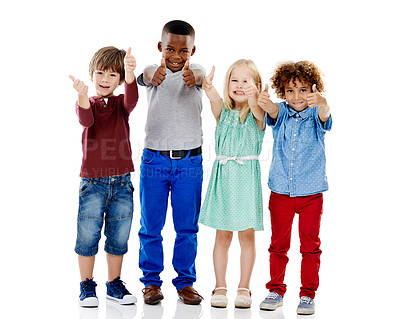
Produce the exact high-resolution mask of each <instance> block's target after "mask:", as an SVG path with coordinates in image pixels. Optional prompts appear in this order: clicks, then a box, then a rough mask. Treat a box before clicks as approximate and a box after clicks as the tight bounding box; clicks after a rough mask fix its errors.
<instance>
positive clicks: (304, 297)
mask: <svg viewBox="0 0 400 319" xmlns="http://www.w3.org/2000/svg"><path fill="white" fill-rule="evenodd" d="M300 302H301V303H306V304H310V303H312V299H311V297H307V296H303V297H301V298H300Z"/></svg>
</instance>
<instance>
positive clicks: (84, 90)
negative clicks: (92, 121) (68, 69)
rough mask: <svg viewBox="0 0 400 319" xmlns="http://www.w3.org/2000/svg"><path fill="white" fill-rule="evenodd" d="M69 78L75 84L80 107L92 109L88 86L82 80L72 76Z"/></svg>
mask: <svg viewBox="0 0 400 319" xmlns="http://www.w3.org/2000/svg"><path fill="white" fill-rule="evenodd" d="M69 78H70V79H71V80H72V82H74V84H73V87H74V89H75V90H76V91H77V92H78V105H79V107H82V108H84V109H88V108H90V102H89V97H88V90H89V88H88V86H87V85H86V84H85V83H83V82H82V81H81V80H78V79H75V77H73V76H72V75H70V76H69Z"/></svg>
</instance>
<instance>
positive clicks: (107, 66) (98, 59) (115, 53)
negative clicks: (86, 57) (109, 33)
mask: <svg viewBox="0 0 400 319" xmlns="http://www.w3.org/2000/svg"><path fill="white" fill-rule="evenodd" d="M125 55H126V51H125V50H119V49H117V48H116V47H112V46H110V47H104V48H101V49H100V50H98V51H97V52H96V53H95V54H94V56H93V58H92V60H91V61H90V63H89V75H90V78H93V72H94V70H102V71H107V70H111V71H112V72H117V73H119V76H120V78H119V79H120V83H119V84H121V83H123V82H124V81H125V67H124V58H125Z"/></svg>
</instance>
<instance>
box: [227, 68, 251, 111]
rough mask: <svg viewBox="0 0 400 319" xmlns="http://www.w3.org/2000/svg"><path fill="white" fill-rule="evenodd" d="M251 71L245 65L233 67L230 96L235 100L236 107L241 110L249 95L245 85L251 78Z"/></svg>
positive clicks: (229, 87)
mask: <svg viewBox="0 0 400 319" xmlns="http://www.w3.org/2000/svg"><path fill="white" fill-rule="evenodd" d="M249 76H250V71H249V69H248V68H247V66H245V65H240V66H237V67H235V68H233V70H232V73H231V76H230V78H229V84H228V94H229V97H230V98H231V99H232V100H233V101H234V104H235V108H236V109H237V110H241V108H242V107H244V106H245V105H246V104H247V100H248V97H247V95H246V94H245V93H244V86H245V85H246V84H247V82H248V81H250V80H251V79H250V78H249Z"/></svg>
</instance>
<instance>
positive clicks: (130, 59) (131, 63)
mask: <svg viewBox="0 0 400 319" xmlns="http://www.w3.org/2000/svg"><path fill="white" fill-rule="evenodd" d="M131 52H132V48H128V51H127V52H126V55H125V58H124V64H125V72H133V71H135V69H136V59H135V57H134V56H133V55H132V54H131Z"/></svg>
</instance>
